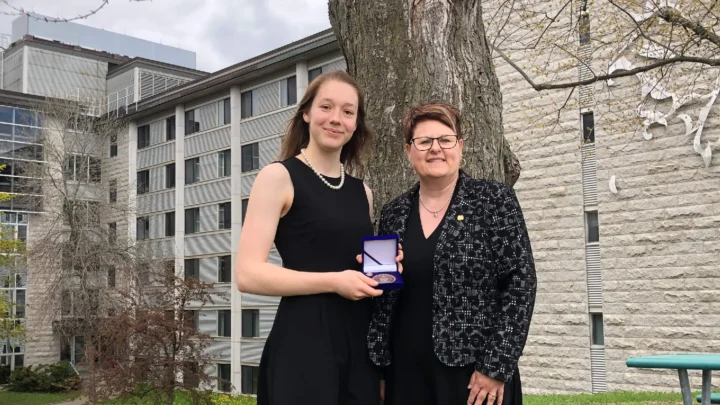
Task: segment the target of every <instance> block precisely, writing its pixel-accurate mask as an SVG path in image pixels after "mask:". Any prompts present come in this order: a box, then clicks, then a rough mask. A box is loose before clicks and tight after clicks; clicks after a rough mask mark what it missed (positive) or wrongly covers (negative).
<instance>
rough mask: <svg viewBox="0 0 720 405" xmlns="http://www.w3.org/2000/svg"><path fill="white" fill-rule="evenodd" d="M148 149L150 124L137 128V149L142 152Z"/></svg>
mask: <svg viewBox="0 0 720 405" xmlns="http://www.w3.org/2000/svg"><path fill="white" fill-rule="evenodd" d="M149 147H150V124H145V125H141V126H139V127H138V128H137V149H138V150H142V149H145V148H149Z"/></svg>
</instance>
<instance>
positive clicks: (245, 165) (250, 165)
mask: <svg viewBox="0 0 720 405" xmlns="http://www.w3.org/2000/svg"><path fill="white" fill-rule="evenodd" d="M258 146H259V144H258V143H257V142H255V143H253V144H250V145H245V146H243V147H242V148H241V149H240V153H241V158H240V160H241V162H242V172H243V173H244V172H251V171H253V170H258V169H259V168H260V152H259V149H258Z"/></svg>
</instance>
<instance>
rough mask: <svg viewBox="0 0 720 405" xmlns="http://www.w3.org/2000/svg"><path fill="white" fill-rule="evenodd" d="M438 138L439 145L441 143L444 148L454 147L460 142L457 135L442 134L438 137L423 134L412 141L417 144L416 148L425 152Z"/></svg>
mask: <svg viewBox="0 0 720 405" xmlns="http://www.w3.org/2000/svg"><path fill="white" fill-rule="evenodd" d="M436 139H437V141H438V145H440V147H441V148H442V149H452V148H454V147H455V145H457V143H458V136H457V135H442V136H438V137H436V138H430V137H425V136H421V137H419V138H413V139H411V140H410V143H411V144H413V145H415V149H417V150H419V151H421V152H423V151H426V150H429V149H430V148H432V145H433V142H434V141H435V140H436Z"/></svg>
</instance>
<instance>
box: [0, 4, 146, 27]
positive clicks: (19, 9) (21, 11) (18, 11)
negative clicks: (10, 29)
mask: <svg viewBox="0 0 720 405" xmlns="http://www.w3.org/2000/svg"><path fill="white" fill-rule="evenodd" d="M99 1H100V5H99V6H97V7H96V8H94V9H92V10H90V11H88V12H87V13H85V14H80V15H78V16H76V17H71V18H62V17H56V18H48V17H38V16H36V15H34V14H33V13H32V12H31V11H28V10H25V9H24V8H22V7H16V6H13V5H12V4H10V2H9V0H0V3H1V4H5V5H6V6H7V7H8V8H10V9H11V10H13V12H5V11H3V12H0V14H3V15H11V16H12V15H14V16H20V15H25V16H28V17H30V18H32V19H34V20H36V21H45V22H52V23H60V22H70V21H76V20H83V19H86V18H88V17H90V16H93V15H95V14H97V13H98V11H100V10H102V9H103V8H105V6H107V5H108V4H109V3H110V0H99ZM128 1H130V2H135V3H139V2H143V1H148V0H128Z"/></svg>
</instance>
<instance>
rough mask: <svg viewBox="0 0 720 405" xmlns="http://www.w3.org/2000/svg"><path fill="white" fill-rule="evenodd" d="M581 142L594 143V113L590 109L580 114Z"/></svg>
mask: <svg viewBox="0 0 720 405" xmlns="http://www.w3.org/2000/svg"><path fill="white" fill-rule="evenodd" d="M580 124H581V125H582V140H583V144H593V143H595V114H594V113H593V112H592V111H588V112H584V113H582V114H581V115H580Z"/></svg>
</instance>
